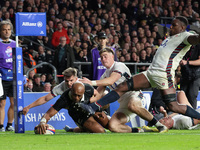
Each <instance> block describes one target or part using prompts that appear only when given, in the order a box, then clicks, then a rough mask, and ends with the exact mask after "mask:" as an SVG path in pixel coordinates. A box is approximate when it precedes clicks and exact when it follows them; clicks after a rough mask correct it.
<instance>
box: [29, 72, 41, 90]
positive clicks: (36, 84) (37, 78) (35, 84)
mask: <svg viewBox="0 0 200 150" xmlns="http://www.w3.org/2000/svg"><path fill="white" fill-rule="evenodd" d="M43 88H44V86H43V85H42V84H41V82H40V75H39V74H35V75H34V80H33V89H32V90H33V92H42V91H43Z"/></svg>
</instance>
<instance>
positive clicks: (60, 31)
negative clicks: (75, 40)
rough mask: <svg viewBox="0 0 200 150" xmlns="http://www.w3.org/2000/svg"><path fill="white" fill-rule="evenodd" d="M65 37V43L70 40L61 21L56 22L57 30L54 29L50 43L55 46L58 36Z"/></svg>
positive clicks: (57, 42) (58, 41) (57, 43)
mask: <svg viewBox="0 0 200 150" xmlns="http://www.w3.org/2000/svg"><path fill="white" fill-rule="evenodd" d="M63 36H64V37H65V39H66V44H69V42H70V40H69V37H68V34H67V31H66V30H63V25H62V23H61V22H58V23H57V31H55V32H54V33H53V35H52V40H51V43H52V45H53V46H54V47H57V46H58V45H59V43H60V37H63Z"/></svg>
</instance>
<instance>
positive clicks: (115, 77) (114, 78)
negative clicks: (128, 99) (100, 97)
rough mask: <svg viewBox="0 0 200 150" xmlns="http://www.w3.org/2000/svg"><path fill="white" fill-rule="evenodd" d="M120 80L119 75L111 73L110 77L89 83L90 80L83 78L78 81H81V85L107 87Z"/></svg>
mask: <svg viewBox="0 0 200 150" xmlns="http://www.w3.org/2000/svg"><path fill="white" fill-rule="evenodd" d="M120 78H121V74H119V73H117V72H112V73H111V75H110V77H107V78H104V79H100V80H96V81H91V80H89V79H87V78H84V77H83V79H80V80H79V81H81V82H83V83H88V84H90V85H92V86H109V85H113V84H114V83H115V82H116V81H117V80H119V79H120Z"/></svg>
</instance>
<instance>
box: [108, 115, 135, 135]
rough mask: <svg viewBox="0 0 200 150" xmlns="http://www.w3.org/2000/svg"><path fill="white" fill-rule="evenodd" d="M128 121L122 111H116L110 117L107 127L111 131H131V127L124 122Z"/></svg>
mask: <svg viewBox="0 0 200 150" xmlns="http://www.w3.org/2000/svg"><path fill="white" fill-rule="evenodd" d="M127 122H128V119H127V116H126V115H125V114H124V113H122V112H116V113H114V114H113V116H112V117H111V119H110V121H109V123H108V128H109V130H110V131H111V132H121V133H125V132H127V133H131V132H132V128H131V127H130V126H128V125H126V124H125V123H127Z"/></svg>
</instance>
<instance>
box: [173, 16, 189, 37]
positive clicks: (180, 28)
mask: <svg viewBox="0 0 200 150" xmlns="http://www.w3.org/2000/svg"><path fill="white" fill-rule="evenodd" d="M187 26H188V20H187V18H185V17H183V16H178V17H176V18H175V19H174V20H173V21H172V25H171V26H170V35H171V36H172V35H175V34H178V33H181V32H184V31H185V30H186V28H187Z"/></svg>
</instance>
